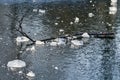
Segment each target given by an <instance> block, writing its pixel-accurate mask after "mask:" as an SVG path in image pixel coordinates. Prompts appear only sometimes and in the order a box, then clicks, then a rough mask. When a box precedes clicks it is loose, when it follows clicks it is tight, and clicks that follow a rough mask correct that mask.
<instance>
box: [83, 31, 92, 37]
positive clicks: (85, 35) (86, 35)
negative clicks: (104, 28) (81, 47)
mask: <svg viewBox="0 0 120 80" xmlns="http://www.w3.org/2000/svg"><path fill="white" fill-rule="evenodd" d="M82 37H84V38H89V37H90V35H89V34H88V33H87V32H85V33H83V34H82Z"/></svg>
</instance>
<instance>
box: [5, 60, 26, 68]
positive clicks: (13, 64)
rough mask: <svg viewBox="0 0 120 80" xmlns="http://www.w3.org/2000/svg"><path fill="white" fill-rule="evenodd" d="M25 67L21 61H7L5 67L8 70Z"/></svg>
mask: <svg viewBox="0 0 120 80" xmlns="http://www.w3.org/2000/svg"><path fill="white" fill-rule="evenodd" d="M25 66H26V63H25V62H24V61H22V60H13V61H9V62H8V64H7V67H9V68H23V67H25Z"/></svg>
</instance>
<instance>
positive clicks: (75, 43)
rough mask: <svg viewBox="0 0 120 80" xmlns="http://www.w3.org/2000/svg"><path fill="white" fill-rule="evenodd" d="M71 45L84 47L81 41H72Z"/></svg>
mask: <svg viewBox="0 0 120 80" xmlns="http://www.w3.org/2000/svg"><path fill="white" fill-rule="evenodd" d="M71 43H72V44H73V45H75V46H82V45H83V41H79V40H72V41H71Z"/></svg>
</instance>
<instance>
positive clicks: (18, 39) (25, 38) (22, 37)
mask: <svg viewBox="0 0 120 80" xmlns="http://www.w3.org/2000/svg"><path fill="white" fill-rule="evenodd" d="M28 41H29V39H28V38H27V37H25V36H19V37H17V38H16V42H18V43H19V42H28Z"/></svg>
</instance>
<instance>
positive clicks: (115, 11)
mask: <svg viewBox="0 0 120 80" xmlns="http://www.w3.org/2000/svg"><path fill="white" fill-rule="evenodd" d="M116 13H117V7H115V6H113V7H109V14H113V15H114V14H116Z"/></svg>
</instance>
